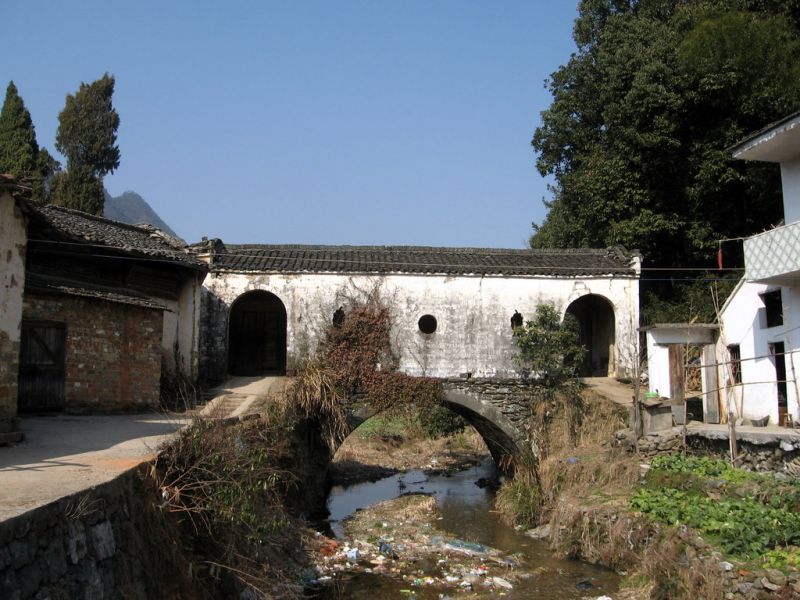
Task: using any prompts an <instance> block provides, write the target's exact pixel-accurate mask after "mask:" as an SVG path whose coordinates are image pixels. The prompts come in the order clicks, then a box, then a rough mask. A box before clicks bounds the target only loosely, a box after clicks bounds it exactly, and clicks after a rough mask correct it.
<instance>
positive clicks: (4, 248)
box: [0, 188, 28, 434]
mask: <svg viewBox="0 0 800 600" xmlns="http://www.w3.org/2000/svg"><path fill="white" fill-rule="evenodd" d="M27 241H28V233H27V223H26V220H25V217H24V216H23V215H22V213H21V211H20V209H19V207H18V206H17V203H16V201H15V200H14V198H13V197H12V196H11V194H9V193H7V192H6V191H5V190H3V189H2V188H0V265H2V267H0V434H2V433H4V432H7V431H9V427H10V426H9V420H10V419H13V418H14V417H15V416H16V414H17V370H18V365H19V346H20V326H21V323H22V299H23V290H24V288H25V247H26V243H27Z"/></svg>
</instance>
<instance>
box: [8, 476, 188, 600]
mask: <svg viewBox="0 0 800 600" xmlns="http://www.w3.org/2000/svg"><path fill="white" fill-rule="evenodd" d="M154 497H155V491H153V490H150V491H149V493H148V490H147V486H146V485H145V478H144V469H143V468H141V469H134V470H131V471H128V472H126V473H124V474H123V475H121V476H120V477H118V478H117V479H115V480H113V481H111V482H109V483H106V484H103V485H101V486H98V487H96V488H92V489H91V490H89V491H86V492H81V493H78V494H75V495H73V496H68V497H66V498H62V499H61V500H58V501H56V502H53V503H52V504H48V505H47V506H43V507H41V508H39V509H35V510H32V511H29V512H27V513H25V514H23V515H20V516H18V517H16V518H13V519H9V520H7V521H4V522H2V523H0V598H3V599H4V600H27V599H28V598H42V599H44V598H51V599H53V600H56V599H61V598H64V599H66V598H69V599H74V600H78V599H81V600H83V599H86V600H89V599H101V598H126V599H130V600H148V599H151V598H174V599H178V598H197V597H200V594H199V593H198V591H197V590H196V589H194V583H193V582H192V581H191V579H190V569H189V563H188V561H187V560H186V559H185V558H184V556H183V555H182V554H181V552H180V550H179V549H180V548H181V544H180V543H179V542H180V533H179V530H178V528H177V526H176V525H175V524H173V523H171V522H170V521H168V520H167V519H166V518H165V516H164V515H163V514H162V513H161V512H159V511H158V509H157V508H156V507H155V506H154V502H153V501H152V498H154Z"/></svg>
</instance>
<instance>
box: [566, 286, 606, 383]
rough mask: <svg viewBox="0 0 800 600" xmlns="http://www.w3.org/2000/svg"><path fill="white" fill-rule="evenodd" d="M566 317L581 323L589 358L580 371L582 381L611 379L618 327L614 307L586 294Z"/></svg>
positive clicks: (582, 338) (573, 303)
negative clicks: (570, 316) (609, 377)
mask: <svg viewBox="0 0 800 600" xmlns="http://www.w3.org/2000/svg"><path fill="white" fill-rule="evenodd" d="M566 315H572V316H573V317H575V320H576V321H577V322H578V329H579V334H580V342H581V344H582V345H583V346H584V347H585V348H586V350H587V352H586V356H585V357H584V359H583V362H582V364H581V365H580V366H579V368H578V375H580V376H581V377H598V376H599V377H608V376H609V375H612V374H614V373H615V371H616V352H615V349H616V326H615V316H614V306H613V305H612V304H611V302H610V301H609V300H608V299H607V298H605V297H604V296H600V295H599V294H587V295H585V296H581V297H580V298H578V299H577V300H574V301H573V302H571V303H570V305H569V306H568V307H567V310H566V312H565V316H566Z"/></svg>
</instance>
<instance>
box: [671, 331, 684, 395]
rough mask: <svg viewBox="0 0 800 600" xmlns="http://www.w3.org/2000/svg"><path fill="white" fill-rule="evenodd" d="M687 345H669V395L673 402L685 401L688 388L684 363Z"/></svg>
mask: <svg viewBox="0 0 800 600" xmlns="http://www.w3.org/2000/svg"><path fill="white" fill-rule="evenodd" d="M685 353H686V347H685V346H684V345H683V344H670V346H669V387H670V390H669V396H670V398H671V399H672V400H673V404H678V403H683V399H684V396H685V389H686V370H685V367H684V364H683V361H684V355H685Z"/></svg>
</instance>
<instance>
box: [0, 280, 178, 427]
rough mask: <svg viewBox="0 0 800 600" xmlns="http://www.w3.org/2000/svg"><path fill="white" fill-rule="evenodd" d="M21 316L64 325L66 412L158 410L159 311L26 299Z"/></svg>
mask: <svg viewBox="0 0 800 600" xmlns="http://www.w3.org/2000/svg"><path fill="white" fill-rule="evenodd" d="M23 317H24V318H25V319H37V320H48V321H60V322H63V323H66V324H67V327H66V329H67V339H66V358H65V363H66V364H65V366H66V374H65V386H64V393H65V403H66V409H67V410H68V411H76V412H82V411H92V412H116V411H125V410H136V409H143V408H153V407H156V406H158V399H159V392H160V385H161V384H160V379H161V353H162V350H161V332H162V326H163V315H162V312H161V311H160V310H152V309H147V308H141V307H137V306H129V305H125V304H115V303H111V302H104V301H100V300H94V299H90V298H78V297H58V296H44V295H36V294H28V295H27V296H26V299H25V307H24V312H23ZM0 404H1V402H0Z"/></svg>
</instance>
